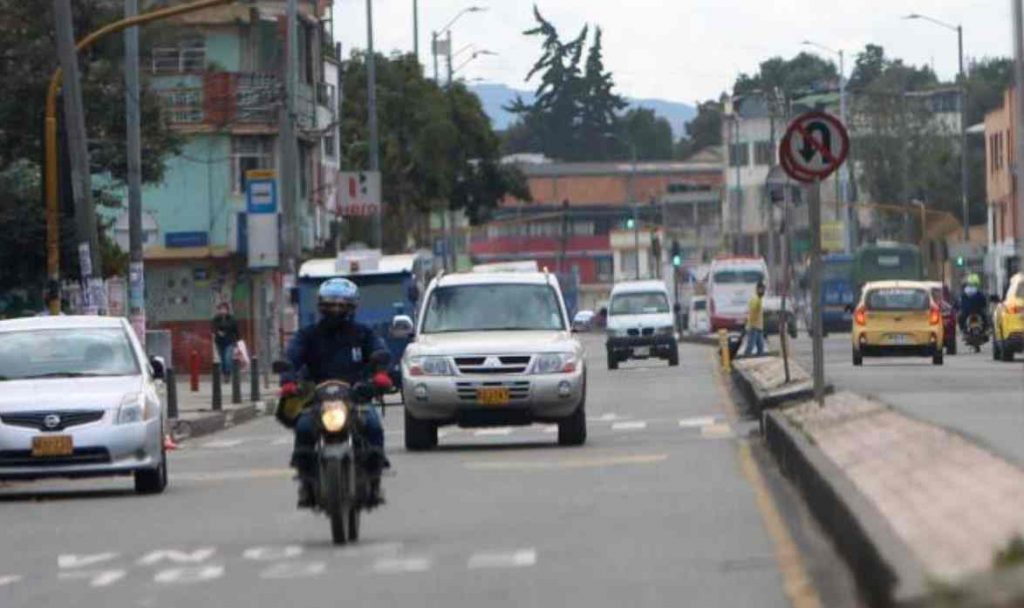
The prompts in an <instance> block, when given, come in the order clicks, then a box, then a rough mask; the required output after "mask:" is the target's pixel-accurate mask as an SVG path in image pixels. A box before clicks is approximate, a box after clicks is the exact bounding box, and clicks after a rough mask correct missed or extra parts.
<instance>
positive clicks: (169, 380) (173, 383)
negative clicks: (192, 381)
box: [164, 368, 178, 418]
mask: <svg viewBox="0 0 1024 608" xmlns="http://www.w3.org/2000/svg"><path fill="white" fill-rule="evenodd" d="M164 384H166V385H167V417H168V418H177V417H178V379H177V378H175V377H174V370H173V369H170V368H168V369H167V370H166V371H165V372H164Z"/></svg>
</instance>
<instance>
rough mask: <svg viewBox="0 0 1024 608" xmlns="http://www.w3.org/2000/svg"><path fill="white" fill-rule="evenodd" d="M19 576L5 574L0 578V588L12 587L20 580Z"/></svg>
mask: <svg viewBox="0 0 1024 608" xmlns="http://www.w3.org/2000/svg"><path fill="white" fill-rule="evenodd" d="M21 578H22V577H21V575H20V574H7V575H3V576H0V587H6V586H7V585H13V584H14V583H17V582H18V581H20V580H21Z"/></svg>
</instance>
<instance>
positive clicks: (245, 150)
mask: <svg viewBox="0 0 1024 608" xmlns="http://www.w3.org/2000/svg"><path fill="white" fill-rule="evenodd" d="M273 168H274V143H273V140H272V139H271V138H269V137H263V136H258V135H255V136H254V135H241V136H236V137H232V138H231V191H232V192H233V193H235V194H242V193H244V192H245V172H246V171H250V170H252V169H273Z"/></svg>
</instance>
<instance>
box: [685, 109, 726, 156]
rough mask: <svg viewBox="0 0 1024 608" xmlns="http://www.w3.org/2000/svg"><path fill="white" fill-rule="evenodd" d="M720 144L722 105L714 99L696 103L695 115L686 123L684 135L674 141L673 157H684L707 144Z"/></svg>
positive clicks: (707, 145) (705, 146)
mask: <svg viewBox="0 0 1024 608" xmlns="http://www.w3.org/2000/svg"><path fill="white" fill-rule="evenodd" d="M720 145H722V106H721V104H720V103H718V102H716V101H705V102H703V103H698V104H697V115H696V116H695V117H694V118H693V120H691V121H690V122H688V123H686V135H685V136H683V137H682V138H681V139H680V140H679V142H677V143H676V147H675V157H676V158H679V159H685V158H688V157H690V156H692V155H693V154H696V153H697V152H699V151H701V150H703V149H704V148H707V147H709V146H720Z"/></svg>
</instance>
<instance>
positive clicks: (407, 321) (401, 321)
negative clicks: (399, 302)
mask: <svg viewBox="0 0 1024 608" xmlns="http://www.w3.org/2000/svg"><path fill="white" fill-rule="evenodd" d="M415 331H416V328H415V325H414V324H413V322H412V318H411V317H409V316H408V315H396V316H395V318H394V319H392V320H391V337H392V338H397V339H404V338H409V337H411V336H412V335H413V333H414V332H415Z"/></svg>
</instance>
